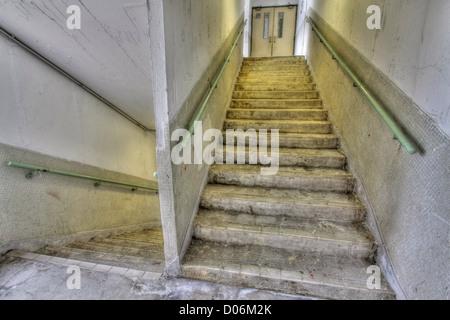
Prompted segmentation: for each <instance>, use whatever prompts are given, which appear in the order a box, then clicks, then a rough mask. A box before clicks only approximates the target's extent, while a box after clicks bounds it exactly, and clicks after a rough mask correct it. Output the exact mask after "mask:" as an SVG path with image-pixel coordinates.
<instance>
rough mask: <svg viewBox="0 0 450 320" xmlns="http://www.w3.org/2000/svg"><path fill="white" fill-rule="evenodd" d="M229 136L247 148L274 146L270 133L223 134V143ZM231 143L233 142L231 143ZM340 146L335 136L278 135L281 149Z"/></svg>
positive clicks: (234, 132)
mask: <svg viewBox="0 0 450 320" xmlns="http://www.w3.org/2000/svg"><path fill="white" fill-rule="evenodd" d="M227 134H228V136H229V139H233V140H234V143H235V144H237V142H238V139H239V140H240V141H243V142H240V143H241V144H242V143H244V144H246V145H247V146H251V145H259V143H260V142H262V141H263V142H265V143H266V145H267V146H268V147H271V145H272V136H271V134H270V131H268V132H267V135H265V134H261V135H260V134H259V132H258V131H257V132H255V133H254V134H251V133H250V132H243V131H233V130H230V132H228V133H227V132H226V131H224V132H223V137H222V139H223V141H222V142H225V143H226V141H227V140H226V139H227ZM230 143H231V142H230ZM337 146H338V138H337V136H335V135H334V134H304V133H280V134H279V135H278V147H279V148H298V149H336V148H337Z"/></svg>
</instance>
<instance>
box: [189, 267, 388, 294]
mask: <svg viewBox="0 0 450 320" xmlns="http://www.w3.org/2000/svg"><path fill="white" fill-rule="evenodd" d="M181 272H182V276H183V277H185V278H189V279H196V280H202V281H213V282H218V283H221V284H225V285H231V286H237V287H244V288H256V289H261V290H273V291H278V292H283V293H289V294H296V295H303V296H308V297H316V298H320V299H331V300H334V299H336V298H337V297H339V298H340V299H342V300H391V299H393V298H394V297H393V296H392V294H389V293H383V292H380V291H377V290H367V289H358V288H352V287H345V286H330V285H326V284H322V283H320V282H318V281H316V282H312V281H311V280H310V279H308V278H307V277H308V275H305V280H304V281H298V280H297V279H296V280H290V279H289V275H287V274H285V273H282V272H283V271H281V272H278V273H275V272H274V275H273V276H272V277H270V276H260V275H256V274H253V272H251V271H250V272H247V271H246V270H243V271H237V270H236V271H226V270H223V269H216V268H208V267H203V266H183V267H182V270H181ZM278 274H280V275H279V276H278Z"/></svg>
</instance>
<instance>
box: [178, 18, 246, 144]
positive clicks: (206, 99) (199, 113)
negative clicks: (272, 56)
mask: <svg viewBox="0 0 450 320" xmlns="http://www.w3.org/2000/svg"><path fill="white" fill-rule="evenodd" d="M246 24H247V19H246V20H245V21H244V22H243V23H242V26H241V28H240V29H239V33H238V35H237V37H236V40H235V41H234V43H233V46H232V47H231V50H230V52H229V53H228V56H227V57H226V59H225V61H224V63H223V65H222V67H221V68H220V71H219V73H218V74H217V76H216V77H215V78H214V81H213V82H212V85H211V88H210V89H209V90H208V92H207V93H206V95H205V97H204V98H203V100H202V103H201V104H200V106H199V107H198V109H197V112H196V113H195V115H194V118H193V119H192V120H191V122H190V123H189V127H188V131H189V134H188V135H187V136H186V137H184V139H183V143H182V146H183V147H185V146H186V145H187V143H188V142H189V141H191V137H192V135H193V134H194V130H195V122H197V121H199V120H200V119H201V117H202V116H203V113H204V112H205V108H206V106H207V105H208V102H209V100H210V99H211V96H212V94H213V92H214V91H215V90H216V88H217V85H218V83H219V81H220V79H221V78H222V75H223V73H224V72H225V69H226V67H227V65H228V62H230V59H231V56H232V55H233V52H234V49H236V47H237V45H238V43H239V39H240V38H241V35H242V33H243V32H244V28H245V26H246Z"/></svg>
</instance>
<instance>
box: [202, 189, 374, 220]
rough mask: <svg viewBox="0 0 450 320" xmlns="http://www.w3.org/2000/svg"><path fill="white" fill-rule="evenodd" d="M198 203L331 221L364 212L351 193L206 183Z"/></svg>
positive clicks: (360, 215) (357, 217) (354, 217)
mask: <svg viewBox="0 0 450 320" xmlns="http://www.w3.org/2000/svg"><path fill="white" fill-rule="evenodd" d="M201 206H202V208H205V209H210V210H227V211H235V212H243V213H248V214H255V215H264V216H288V217H293V218H306V219H321V220H330V221H349V222H351V221H362V220H363V218H364V215H365V208H364V206H363V205H362V203H361V202H360V201H359V200H358V199H357V198H356V197H355V196H354V195H352V194H344V193H334V192H312V191H301V190H296V189H277V188H263V187H246V186H236V185H219V184H209V185H207V186H206V188H205V190H204V191H203V193H202V195H201Z"/></svg>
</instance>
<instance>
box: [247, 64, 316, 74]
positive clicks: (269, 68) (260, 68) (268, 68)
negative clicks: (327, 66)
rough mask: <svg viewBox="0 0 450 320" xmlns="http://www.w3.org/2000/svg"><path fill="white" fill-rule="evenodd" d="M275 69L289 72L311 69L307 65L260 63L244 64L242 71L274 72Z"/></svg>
mask: <svg viewBox="0 0 450 320" xmlns="http://www.w3.org/2000/svg"><path fill="white" fill-rule="evenodd" d="M273 71H279V72H281V71H288V72H303V71H309V68H308V66H307V65H272V66H269V65H260V66H255V65H252V66H247V65H246V66H242V68H241V72H273Z"/></svg>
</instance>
